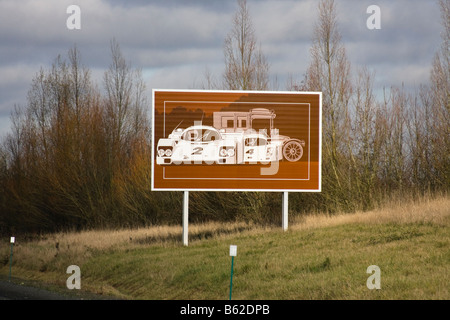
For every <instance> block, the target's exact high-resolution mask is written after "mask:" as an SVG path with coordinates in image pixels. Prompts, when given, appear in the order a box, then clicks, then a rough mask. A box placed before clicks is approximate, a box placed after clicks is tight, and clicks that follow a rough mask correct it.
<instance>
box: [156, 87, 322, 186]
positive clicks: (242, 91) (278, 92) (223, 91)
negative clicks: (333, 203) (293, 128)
mask: <svg viewBox="0 0 450 320" xmlns="http://www.w3.org/2000/svg"><path fill="white" fill-rule="evenodd" d="M156 91H158V92H192V93H194V92H205V93H246V94H247V93H248V94H251V93H254V94H261V93H262V94H300V95H304V94H313V95H319V166H318V176H319V177H318V179H319V181H318V182H319V186H318V188H317V189H264V188H261V189H259V188H258V189H236V190H235V189H223V188H218V189H217V188H196V189H191V188H155V186H154V182H155V180H154V172H155V171H154V169H155V168H154V166H155V161H154V158H155V153H154V152H155V148H154V146H155V144H154V141H153V138H154V136H155V114H154V113H155V92H156ZM201 102H202V103H208V101H201ZM212 102H214V101H212ZM233 102H234V101H233ZM239 103H246V102H239ZM249 103H250V102H249ZM266 104H267V103H266ZM274 104H275V103H274ZM287 104H295V102H294V103H287ZM302 104H306V103H302ZM164 106H165V104H164ZM151 115H152V140H151V143H152V152H151V155H152V159H151V168H152V172H151V190H152V191H187V190H188V191H242V192H246V191H264V192H282V191H286V192H321V191H322V92H316V91H246V90H196V89H152V113H151ZM310 133H311V130H308V143H310V140H311V139H310ZM308 147H309V145H308ZM309 151H310V148H308V166H309V163H310V159H309ZM308 171H309V170H308ZM163 178H164V177H163ZM215 179H216V180H217V178H215ZM225 179H226V178H225ZM252 179H258V178H252ZM234 180H236V179H234ZM246 180H250V178H247V179H246ZM271 180H276V179H271ZM294 180H298V179H294Z"/></svg>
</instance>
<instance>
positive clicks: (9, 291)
mask: <svg viewBox="0 0 450 320" xmlns="http://www.w3.org/2000/svg"><path fill="white" fill-rule="evenodd" d="M68 299H69V300H71V299H72V300H73V299H74V298H71V297H69V296H64V295H62V294H58V293H55V292H51V291H47V290H44V289H40V288H34V287H29V286H26V285H21V284H17V283H13V282H9V281H0V300H68Z"/></svg>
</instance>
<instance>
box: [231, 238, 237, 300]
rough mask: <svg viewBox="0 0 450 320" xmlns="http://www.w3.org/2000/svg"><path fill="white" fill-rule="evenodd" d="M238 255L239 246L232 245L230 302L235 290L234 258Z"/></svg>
mask: <svg viewBox="0 0 450 320" xmlns="http://www.w3.org/2000/svg"><path fill="white" fill-rule="evenodd" d="M236 254H237V246H234V245H231V246H230V256H231V277H230V300H231V292H232V290H233V262H234V257H235V256H236Z"/></svg>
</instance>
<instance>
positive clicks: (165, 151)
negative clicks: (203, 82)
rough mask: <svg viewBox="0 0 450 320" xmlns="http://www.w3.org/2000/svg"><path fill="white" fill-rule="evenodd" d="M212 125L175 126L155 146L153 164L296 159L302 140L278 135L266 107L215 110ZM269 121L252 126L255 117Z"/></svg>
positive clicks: (300, 149)
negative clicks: (266, 127)
mask: <svg viewBox="0 0 450 320" xmlns="http://www.w3.org/2000/svg"><path fill="white" fill-rule="evenodd" d="M213 116H214V119H213V120H214V126H205V125H194V126H191V127H188V128H186V129H179V128H175V129H174V130H173V131H172V133H171V134H169V136H168V137H167V138H161V139H159V141H158V145H157V154H156V163H157V164H159V165H170V164H203V163H206V164H245V163H248V164H256V163H262V164H267V163H270V162H272V161H280V160H282V159H286V160H287V161H290V162H295V161H298V160H300V159H301V158H302V156H303V147H304V146H305V142H304V141H303V140H299V139H292V138H290V137H287V136H282V135H279V134H278V129H273V119H274V118H275V113H274V112H273V111H272V110H268V109H261V108H258V109H252V110H250V112H233V111H225V112H214V115H213ZM257 119H259V120H261V119H262V120H269V121H270V123H269V127H270V136H269V135H268V134H267V130H259V131H256V130H255V129H253V128H252V124H253V121H254V120H257Z"/></svg>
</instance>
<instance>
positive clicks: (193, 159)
mask: <svg viewBox="0 0 450 320" xmlns="http://www.w3.org/2000/svg"><path fill="white" fill-rule="evenodd" d="M156 163H157V164H202V163H207V164H213V163H218V164H234V163H236V143H235V141H234V139H233V138H231V139H226V138H224V137H223V136H222V134H221V133H220V132H219V131H218V130H217V129H216V128H213V127H211V126H203V125H196V126H191V127H189V128H187V129H184V130H183V129H175V130H174V131H173V132H172V133H171V134H170V135H169V137H168V138H163V139H159V141H158V146H157V156H156Z"/></svg>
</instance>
